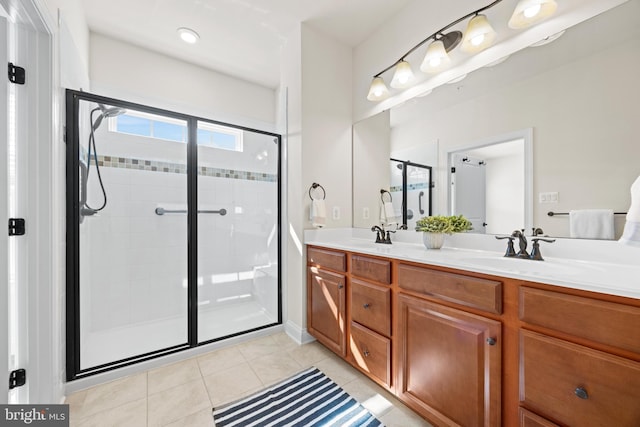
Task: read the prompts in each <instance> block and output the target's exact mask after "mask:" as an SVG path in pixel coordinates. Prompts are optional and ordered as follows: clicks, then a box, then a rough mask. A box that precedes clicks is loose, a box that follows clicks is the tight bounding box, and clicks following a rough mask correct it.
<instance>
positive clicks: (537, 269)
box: [461, 257, 598, 275]
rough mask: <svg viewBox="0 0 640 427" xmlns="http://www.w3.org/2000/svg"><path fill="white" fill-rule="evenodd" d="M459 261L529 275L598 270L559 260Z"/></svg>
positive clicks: (477, 258)
mask: <svg viewBox="0 0 640 427" xmlns="http://www.w3.org/2000/svg"><path fill="white" fill-rule="evenodd" d="M461 261H462V262H465V263H468V264H472V265H474V266H477V267H485V268H489V269H496V270H507V271H511V272H513V273H517V274H531V275H547V274H550V275H553V274H562V275H573V274H579V273H582V272H584V270H598V268H597V267H593V266H591V265H589V264H586V263H585V264H582V263H578V264H576V262H563V261H559V260H551V261H549V260H547V261H533V260H528V259H519V258H493V257H475V258H465V259H462V260H461Z"/></svg>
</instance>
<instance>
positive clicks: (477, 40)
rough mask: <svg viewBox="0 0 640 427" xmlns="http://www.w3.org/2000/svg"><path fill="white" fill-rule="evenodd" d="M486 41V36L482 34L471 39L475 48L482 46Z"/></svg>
mask: <svg viewBox="0 0 640 427" xmlns="http://www.w3.org/2000/svg"><path fill="white" fill-rule="evenodd" d="M483 41H484V34H480V35H478V36H475V37H474V38H472V39H471V44H472V45H474V46H480V45H481V44H482V42H483Z"/></svg>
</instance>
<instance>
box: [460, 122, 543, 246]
mask: <svg viewBox="0 0 640 427" xmlns="http://www.w3.org/2000/svg"><path fill="white" fill-rule="evenodd" d="M531 134H532V132H531V129H527V130H524V131H521V132H515V133H512V134H509V135H504V136H499V137H495V138H491V139H490V141H491V142H483V143H477V144H474V145H472V146H469V147H467V148H464V149H457V150H455V151H450V152H449V155H448V165H449V167H448V169H449V201H450V206H449V214H450V215H464V216H465V217H467V218H468V219H469V220H470V221H471V223H472V224H473V230H472V231H471V232H472V233H481V234H484V233H486V234H511V232H512V231H513V230H520V229H525V230H529V229H531V228H532V222H531V216H530V215H529V214H528V212H530V211H531V205H532V200H531V198H532V192H531V183H532V177H531V171H532V167H531V166H532V165H531V163H532V156H531Z"/></svg>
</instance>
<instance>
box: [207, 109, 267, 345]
mask: <svg viewBox="0 0 640 427" xmlns="http://www.w3.org/2000/svg"><path fill="white" fill-rule="evenodd" d="M279 142H280V141H279V138H278V137H277V136H276V135H273V134H266V133H260V132H255V131H250V130H246V129H241V128H235V127H231V126H223V125H220V124H217V123H212V122H205V121H199V122H198V195H197V199H198V239H197V240H198V274H197V289H198V291H197V292H198V342H200V343H202V342H207V341H211V340H215V339H219V338H222V337H226V336H230V335H234V334H238V333H241V332H245V331H250V330H253V329H257V328H261V327H264V326H268V325H272V324H276V323H278V322H279V318H280V307H279V292H280V291H279V281H278V252H279V237H278V235H279V232H278V224H279V223H278V170H279Z"/></svg>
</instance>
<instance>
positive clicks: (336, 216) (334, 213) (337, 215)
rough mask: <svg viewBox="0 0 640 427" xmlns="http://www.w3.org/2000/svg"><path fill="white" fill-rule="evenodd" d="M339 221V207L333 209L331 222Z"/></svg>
mask: <svg viewBox="0 0 640 427" xmlns="http://www.w3.org/2000/svg"><path fill="white" fill-rule="evenodd" d="M339 219H340V206H334V207H333V220H334V221H337V220H339Z"/></svg>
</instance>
